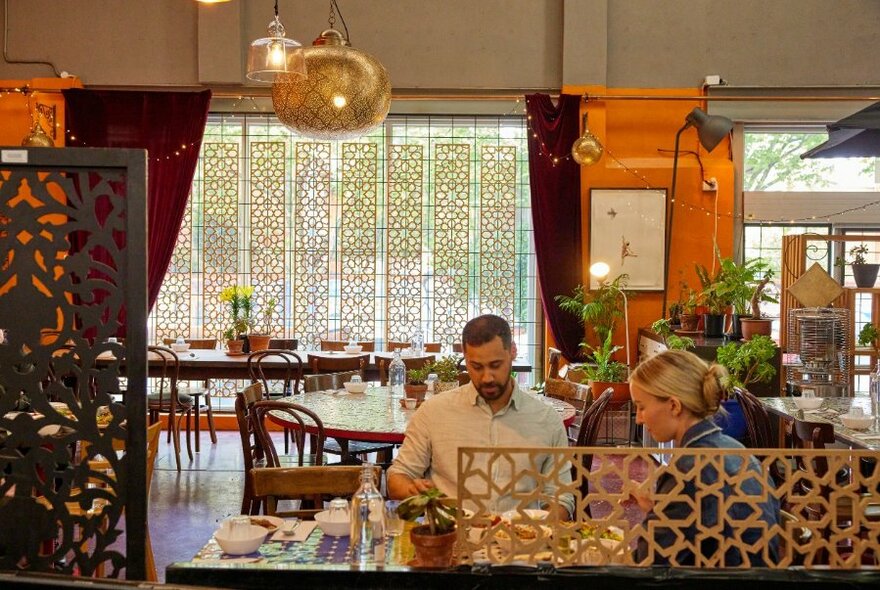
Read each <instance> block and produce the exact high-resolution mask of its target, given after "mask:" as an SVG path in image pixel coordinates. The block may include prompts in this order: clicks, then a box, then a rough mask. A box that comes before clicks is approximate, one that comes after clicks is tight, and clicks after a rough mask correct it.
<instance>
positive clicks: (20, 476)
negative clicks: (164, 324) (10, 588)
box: [0, 149, 147, 579]
mask: <svg viewBox="0 0 880 590" xmlns="http://www.w3.org/2000/svg"><path fill="white" fill-rule="evenodd" d="M0 156H2V157H0V328H2V329H3V330H4V331H5V341H4V342H3V343H2V344H0V569H17V568H23V569H30V570H36V571H50V570H52V571H57V572H62V573H74V572H80V573H82V574H85V575H89V574H91V573H92V572H94V571H95V569H96V568H97V566H98V565H99V564H102V563H103V564H105V565H106V567H105V572H106V573H107V575H110V576H114V577H117V576H121V575H123V571H124V573H125V576H126V577H128V578H130V579H143V578H144V574H145V563H144V555H145V552H144V542H145V540H144V530H145V525H146V462H145V453H146V398H145V390H146V366H145V362H146V311H147V304H146V197H145V191H146V153H145V152H143V151H140V150H109V149H2V150H0ZM123 334H124V335H125V346H122V345H120V344H109V343H107V339H108V338H109V337H111V336H114V337H115V336H118V335H123ZM107 351H109V352H112V353H113V354H114V356H115V357H116V358H117V359H118V360H116V361H115V362H111V363H109V364H102V363H99V362H97V359H96V357H97V356H98V355H99V354H100V353H102V352H107ZM123 370H124V372H125V376H126V378H127V382H126V392H125V404H124V405H123V404H121V403H119V402H118V401H114V397H113V396H117V399H118V396H119V395H120V393H121V392H120V381H119V377H120V374H121V372H122V371H123ZM19 409H29V410H30V411H31V412H33V413H31V412H23V413H14V410H19ZM114 440H117V441H124V446H125V449H126V451H125V452H124V453H123V454H122V456H121V457H118V456H117V454H116V452H115V451H114V450H113V441H114ZM84 443H87V444H86V445H84ZM84 446H85V447H87V448H88V452H87V456H88V457H89V458H91V457H94V456H95V455H102V456H104V457H106V458H107V460H108V461H109V463H110V466H111V468H112V470H113V476H108V475H107V474H106V473H102V472H98V471H92V470H91V469H90V466H89V462H88V461H86V460H80V459H79V457H78V453H79V450H78V447H79V448H83V447H84ZM94 482H101V483H102V485H99V486H92V485H90V483H94ZM123 522H124V523H125V524H124V529H125V531H126V537H125V540H126V542H125V545H124V546H119V545H117V546H115V547H112V548H111V545H112V544H113V543H114V542H116V541H117V540H118V539H119V538H120V535H121V533H122V528H123V526H122V523H123ZM124 568H125V569H124Z"/></svg>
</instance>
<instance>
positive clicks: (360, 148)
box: [151, 114, 539, 358]
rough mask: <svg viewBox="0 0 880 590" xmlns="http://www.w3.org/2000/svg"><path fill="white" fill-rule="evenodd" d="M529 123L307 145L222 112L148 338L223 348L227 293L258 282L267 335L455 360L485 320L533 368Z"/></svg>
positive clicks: (401, 120)
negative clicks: (215, 342) (417, 338)
mask: <svg viewBox="0 0 880 590" xmlns="http://www.w3.org/2000/svg"><path fill="white" fill-rule="evenodd" d="M527 159H528V154H527V148H526V126H525V122H524V119H523V118H522V117H448V116H444V117H425V116H418V117H414V116H409V117H389V118H388V119H387V121H386V122H385V124H384V125H383V126H382V127H380V128H379V129H378V130H376V131H375V132H373V133H371V134H370V135H368V136H365V137H362V138H359V139H356V140H351V141H338V142H322V141H313V140H309V139H305V138H301V137H297V136H296V135H294V134H293V133H291V132H290V131H289V130H288V129H287V128H285V127H284V126H282V125H281V124H279V123H278V122H277V120H276V119H275V118H274V117H269V116H264V115H258V116H250V115H238V114H236V115H231V114H225V115H219V114H217V115H212V116H211V117H210V118H209V121H208V125H207V128H206V132H205V138H204V141H203V146H202V152H201V154H200V158H199V164H198V168H197V170H196V176H195V179H194V181H193V188H192V194H191V199H190V204H189V206H188V209H187V212H186V217H185V218H184V222H183V227H182V229H181V232H180V235H179V237H178V243H177V247H176V249H175V252H174V256H173V258H172V261H171V265H170V268H169V271H168V273H167V275H166V278H165V282H164V284H163V287H162V292H161V293H160V297H159V301H158V302H157V305H156V307H155V309H154V310H153V314H152V318H151V319H152V321H151V330H152V334H151V339H156V340H158V339H161V338H163V337H172V336H177V335H181V334H183V335H186V334H189V335H191V336H193V337H198V336H204V337H212V336H219V334H220V333H221V332H222V330H223V329H225V328H226V327H227V324H228V322H227V318H226V308H225V306H224V304H223V303H221V302H220V299H219V294H220V291H221V290H222V289H223V288H225V287H227V286H229V285H233V284H239V285H252V286H253V287H254V289H255V293H254V298H255V305H256V307H257V311H258V312H259V307H260V306H261V305H264V304H265V302H266V301H268V300H269V299H270V298H273V299H275V300H276V301H277V304H276V306H275V309H274V313H273V316H272V320H271V326H270V327H271V329H272V332H273V334H274V335H275V336H277V337H287V338H299V340H300V343H301V345H300V348H304V347H309V346H315V345H316V343H317V339H318V338H327V337H329V338H341V339H347V338H354V339H357V340H376V342H377V346H382V344H383V343H384V342H385V341H387V340H409V339H410V338H411V336H412V334H413V333H414V331H415V330H416V329H417V328H418V329H421V330H422V331H423V332H424V334H425V340H426V341H428V342H440V343H442V344H444V345H446V346H449V347H450V349H451V344H452V342H453V341H455V340H458V339H459V338H460V334H461V329H462V327H463V326H464V324H465V322H466V321H467V320H468V319H469V318H471V317H473V316H475V315H478V314H480V313H497V314H498V315H501V316H503V317H505V318H506V319H508V321H510V322H511V325H512V327H513V330H514V338H515V340H516V342H517V346H518V349H519V350H520V352H521V354H525V355H526V356H528V357H529V358H535V356H534V355H535V352H536V351H535V343H536V339H537V335H538V328H537V325H538V324H537V322H538V320H539V318H538V317H537V314H538V311H537V309H538V306H537V301H536V297H537V293H536V280H535V258H534V249H533V239H532V226H531V211H530V192H529V180H528V160H527Z"/></svg>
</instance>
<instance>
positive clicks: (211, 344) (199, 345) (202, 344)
mask: <svg viewBox="0 0 880 590" xmlns="http://www.w3.org/2000/svg"><path fill="white" fill-rule="evenodd" d="M183 341H184V342H186V343H187V344H189V347H190V349H192V350H215V349H216V348H217V339H216V338H184V339H183ZM175 342H177V339H176V338H163V339H162V344H164V345H165V346H171V345H172V344H174V343H175Z"/></svg>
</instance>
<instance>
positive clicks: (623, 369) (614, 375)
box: [583, 332, 629, 403]
mask: <svg viewBox="0 0 880 590" xmlns="http://www.w3.org/2000/svg"><path fill="white" fill-rule="evenodd" d="M588 348H589V350H590V360H591V361H592V362H591V363H590V364H586V365H584V367H583V368H584V371H585V372H586V374H587V380H588V381H589V383H590V391H591V392H592V394H593V399H598V398H599V396H600V395H602V392H604V391H605V390H606V389H608V388H609V387H611V388H612V389H613V390H614V394H613V395H612V396H611V401H612V403H623V402H625V401H628V400H629V383H627V377H629V367H627V366H626V365H625V364H624V363H620V362H617V361H615V360H612V358H611V357H612V355H613V354H614V353H615V352H617V351H618V350H620V349H621V347H620V346H613V345H612V344H611V332H609V333H608V335H607V336H606V337H605V340H604V341H603V342H602V345H601V346H598V347H588Z"/></svg>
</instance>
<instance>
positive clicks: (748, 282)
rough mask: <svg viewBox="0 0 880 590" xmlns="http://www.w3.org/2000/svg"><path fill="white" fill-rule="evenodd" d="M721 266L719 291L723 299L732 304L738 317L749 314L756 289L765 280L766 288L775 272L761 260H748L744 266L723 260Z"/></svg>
mask: <svg viewBox="0 0 880 590" xmlns="http://www.w3.org/2000/svg"><path fill="white" fill-rule="evenodd" d="M720 265H721V272H720V275H719V277H718V278H719V284H718V286H717V289H718V290H719V291H720V295H721V297H722V299H724V300H726V301H728V302H730V304H731V305H733V309H734V311H735V312H736V313H737V314H738V315H741V316H742V315H745V314H746V313H748V310H749V305H750V303H751V301H752V296H753V295H754V293H755V289H756V287H757V286H758V285H759V284H761V282H762V281H763V280H764V279H765V278H766V279H767V280H766V281H764V282H763V286H766V284H767V282H769V280H770V278H771V277H772V276H773V270H772V269H771V268H770V265H769V264H768V263H767V262H765V261H763V260H761V259H760V258H753V259H751V260H746V261H745V262H743V263H742V264H737V263H736V262H734V260H733V259H732V258H722V259H721V260H720ZM763 286H762V291H763Z"/></svg>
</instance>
